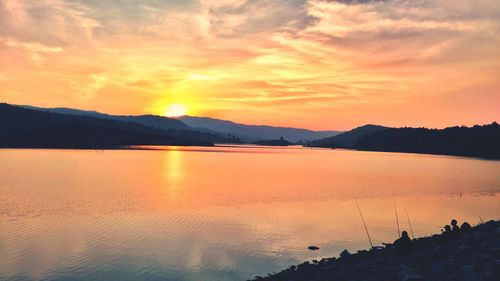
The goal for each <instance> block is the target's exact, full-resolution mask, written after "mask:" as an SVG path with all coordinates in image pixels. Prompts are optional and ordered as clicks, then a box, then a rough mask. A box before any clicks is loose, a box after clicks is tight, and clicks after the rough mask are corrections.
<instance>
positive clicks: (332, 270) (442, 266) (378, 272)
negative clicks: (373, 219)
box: [254, 221, 500, 281]
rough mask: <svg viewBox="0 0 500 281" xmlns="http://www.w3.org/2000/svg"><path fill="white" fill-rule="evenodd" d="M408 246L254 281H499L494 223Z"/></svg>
mask: <svg viewBox="0 0 500 281" xmlns="http://www.w3.org/2000/svg"><path fill="white" fill-rule="evenodd" d="M448 234H449V233H446V234H436V235H433V236H430V237H423V238H417V239H414V240H412V251H411V252H410V253H407V254H404V255H403V254H398V253H397V252H396V251H395V249H394V247H392V246H386V247H378V248H375V249H371V250H368V251H367V250H363V251H358V252H357V253H355V254H349V253H348V252H347V251H344V252H343V253H342V254H341V256H340V257H338V258H325V259H322V260H320V261H317V260H313V261H311V262H304V263H302V264H299V265H297V266H291V267H290V268H288V269H285V270H283V271H281V272H279V273H276V274H269V275H268V276H266V277H260V276H256V277H255V279H254V280H273V281H274V280H280V281H299V280H300V281H302V280H304V281H305V280H311V281H316V280H317V281H319V280H325V281H326V280H328V281H344V280H345V281H347V280H349V281H354V280H363V281H392V280H394V281H423V280H428V281H431V280H436V281H438V280H439V281H448V280H449V281H452V280H453V281H461V280H467V281H469V280H471V281H472V280H478V281H479V280H487V281H493V280H500V279H498V278H500V221H489V222H486V223H482V224H479V225H477V226H475V227H473V228H472V229H469V230H467V231H461V232H460V233H459V234H458V235H453V236H450V235H448Z"/></svg>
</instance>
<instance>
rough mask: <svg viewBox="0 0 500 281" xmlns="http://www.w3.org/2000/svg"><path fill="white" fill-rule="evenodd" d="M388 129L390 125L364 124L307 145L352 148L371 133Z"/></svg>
mask: <svg viewBox="0 0 500 281" xmlns="http://www.w3.org/2000/svg"><path fill="white" fill-rule="evenodd" d="M385 129H388V127H383V126H378V125H364V126H361V127H358V128H355V129H352V130H350V131H348V132H344V133H342V134H340V135H337V136H333V137H329V138H325V139H320V140H315V141H311V142H310V143H309V144H308V145H307V146H314V147H330V148H351V147H353V146H354V144H356V142H357V141H358V140H359V139H360V138H362V137H364V136H366V135H369V134H372V133H374V132H378V131H381V130H385Z"/></svg>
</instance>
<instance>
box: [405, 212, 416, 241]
mask: <svg viewBox="0 0 500 281" xmlns="http://www.w3.org/2000/svg"><path fill="white" fill-rule="evenodd" d="M405 212H406V218H407V219H408V225H409V226H410V231H411V237H412V238H413V239H415V235H413V227H412V226H411V221H410V216H409V215H408V209H406V207H405Z"/></svg>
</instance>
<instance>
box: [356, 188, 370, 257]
mask: <svg viewBox="0 0 500 281" xmlns="http://www.w3.org/2000/svg"><path fill="white" fill-rule="evenodd" d="M354 202H356V206H357V207H358V211H359V215H360V216H361V220H362V221H363V225H364V226H365V231H366V236H368V241H369V242H370V246H371V247H372V248H373V243H372V238H371V237H370V233H369V232H368V227H366V223H365V218H364V217H363V213H362V212H361V208H360V207H359V204H358V200H357V199H356V197H354Z"/></svg>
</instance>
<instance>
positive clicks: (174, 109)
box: [165, 103, 187, 117]
mask: <svg viewBox="0 0 500 281" xmlns="http://www.w3.org/2000/svg"><path fill="white" fill-rule="evenodd" d="M186 113H187V109H186V106H185V105H183V104H178V103H174V104H171V105H169V106H168V108H167V111H166V112H165V116H167V117H180V116H184V115H186Z"/></svg>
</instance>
